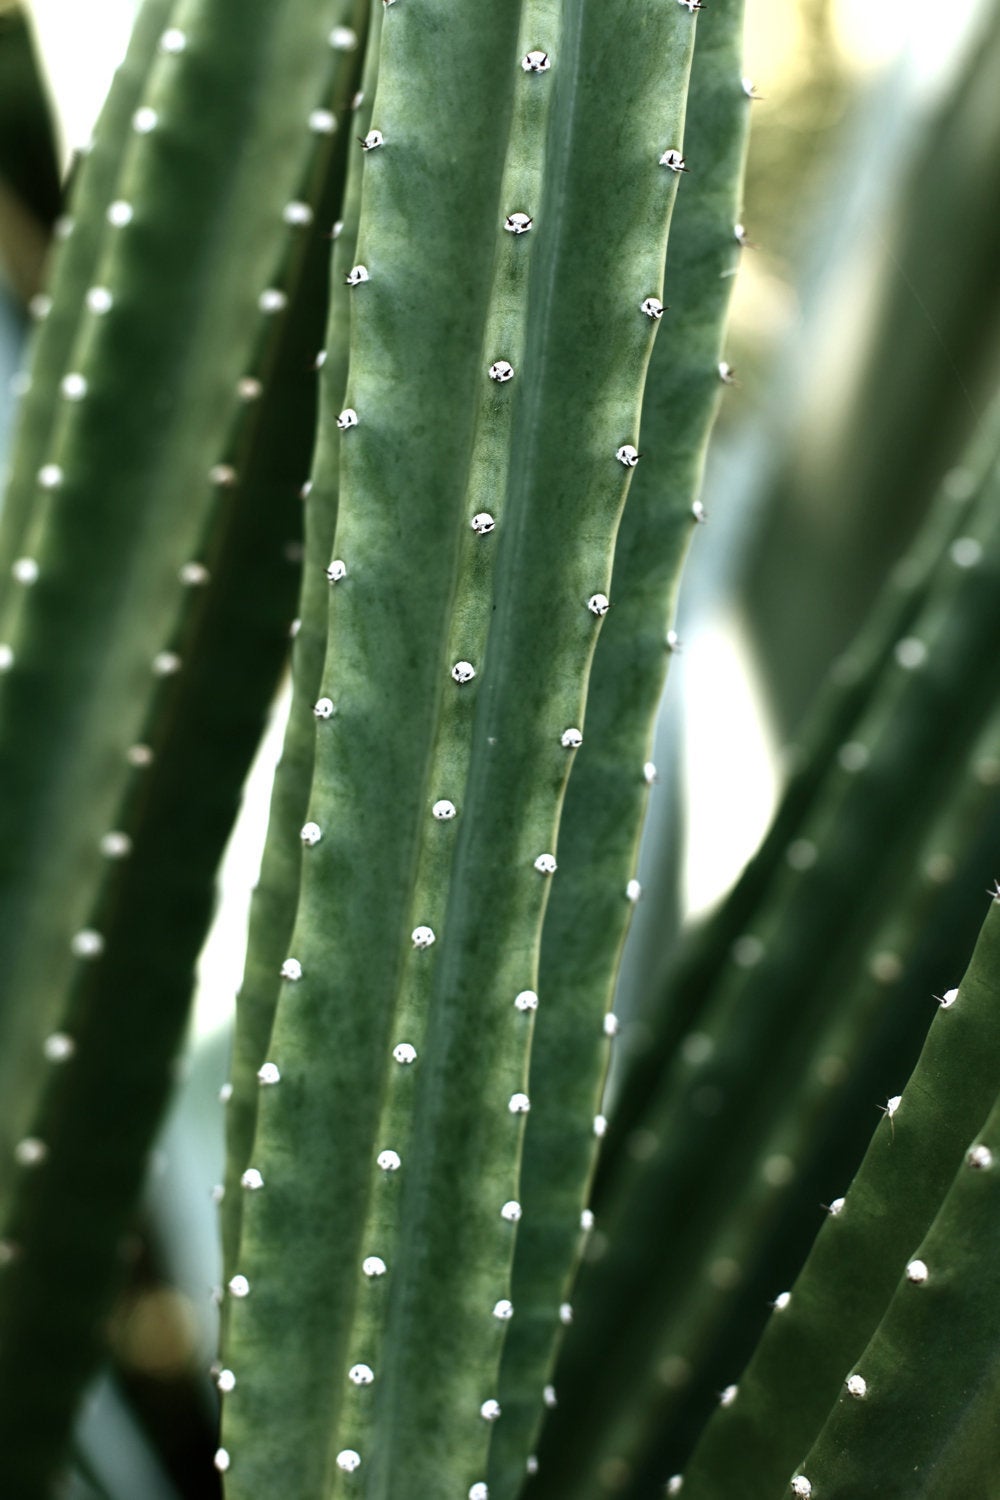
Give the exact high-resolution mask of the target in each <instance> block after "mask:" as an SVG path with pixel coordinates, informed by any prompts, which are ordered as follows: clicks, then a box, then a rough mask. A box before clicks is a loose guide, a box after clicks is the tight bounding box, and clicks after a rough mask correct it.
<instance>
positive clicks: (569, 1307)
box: [559, 1302, 573, 1328]
mask: <svg viewBox="0 0 1000 1500" xmlns="http://www.w3.org/2000/svg"><path fill="white" fill-rule="evenodd" d="M559 1321H560V1323H562V1324H563V1326H564V1327H566V1328H568V1327H569V1325H570V1324H571V1323H572V1321H573V1304H572V1303H571V1302H560V1304H559Z"/></svg>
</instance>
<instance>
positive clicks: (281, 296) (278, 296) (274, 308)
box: [257, 286, 288, 313]
mask: <svg viewBox="0 0 1000 1500" xmlns="http://www.w3.org/2000/svg"><path fill="white" fill-rule="evenodd" d="M257 306H258V307H259V308H260V310H261V312H262V313H279V312H284V310H285V308H286V307H287V306H288V297H287V295H286V293H285V292H283V291H281V289H280V288H279V287H276V286H269V287H267V288H266V289H265V290H264V291H263V292H261V294H260V296H259V297H258V298H257Z"/></svg>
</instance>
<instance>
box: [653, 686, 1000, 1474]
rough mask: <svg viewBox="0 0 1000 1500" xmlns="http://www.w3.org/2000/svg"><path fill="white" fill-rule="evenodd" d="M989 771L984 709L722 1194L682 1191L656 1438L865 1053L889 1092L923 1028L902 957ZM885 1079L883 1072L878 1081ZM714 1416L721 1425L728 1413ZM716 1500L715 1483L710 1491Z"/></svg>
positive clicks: (804, 1176)
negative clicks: (981, 724) (980, 727)
mask: <svg viewBox="0 0 1000 1500" xmlns="http://www.w3.org/2000/svg"><path fill="white" fill-rule="evenodd" d="M998 765H1000V714H997V713H994V714H993V716H992V718H991V720H990V721H989V723H988V724H987V726H986V727H985V729H984V731H983V732H982V733H981V735H980V736H979V737H978V740H977V742H976V744H975V745H974V746H973V747H972V749H971V753H970V754H969V757H968V763H967V772H966V774H965V776H964V777H963V778H961V781H960V782H959V784H958V786H957V787H956V789H955V791H954V792H953V793H952V794H951V795H950V796H949V797H948V800H947V802H946V804H945V806H944V808H943V810H942V811H941V813H940V815H939V816H938V817H937V818H936V819H935V820H934V823H933V826H932V827H931V829H930V830H929V832H928V833H927V834H926V835H923V836H922V837H921V839H920V844H919V852H917V851H915V850H914V849H912V848H910V847H908V846H907V847H905V848H903V847H901V848H900V849H899V850H898V861H897V866H898V873H897V876H896V877H895V878H893V879H891V880H890V881H888V882H887V885H888V886H889V888H890V889H891V891H892V895H891V898H890V902H889V911H888V915H887V917H886V919H885V920H884V921H883V922H882V924H881V925H880V926H879V927H878V928H877V930H876V931H875V932H874V934H872V935H871V936H870V937H869V938H868V940H867V943H866V946H865V947H864V948H862V950H861V953H862V955H863V956H861V958H860V962H859V961H858V958H857V956H856V955H855V953H854V951H853V948H852V949H849V950H848V951H847V952H845V953H844V954H843V956H842V959H841V961H840V962H839V963H837V964H835V965H831V966H830V967H829V968H828V969H827V971H826V972H824V974H823V975H822V976H820V977H817V979H816V980H815V982H814V985H813V987H812V989H811V992H810V1007H811V1008H812V1009H813V1011H814V1013H815V1014H816V1015H817V1016H818V1017H824V1018H828V1019H826V1020H825V1023H824V1024H822V1025H821V1026H820V1027H818V1028H817V1032H816V1035H815V1037H814V1038H813V1039H812V1040H811V1042H810V1043H809V1045H808V1049H804V1050H803V1052H802V1054H801V1057H800V1059H799V1065H798V1068H797V1073H796V1076H795V1077H792V1076H789V1074H788V1073H785V1074H783V1075H781V1076H780V1077H779V1076H776V1077H775V1082H774V1086H773V1087H771V1088H769V1089H768V1090H767V1095H766V1103H765V1104H763V1105H762V1106H761V1107H758V1109H757V1110H756V1111H755V1115H754V1117H753V1118H752V1119H750V1120H747V1119H745V1118H743V1119H741V1121H740V1127H741V1136H740V1140H739V1142H738V1143H737V1142H736V1140H735V1137H736V1133H737V1132H736V1121H735V1120H733V1121H732V1126H733V1128H732V1131H731V1136H730V1138H731V1141H732V1145H731V1148H730V1151H729V1160H728V1162H727V1166H726V1182H727V1184H729V1186H728V1189H727V1191H725V1192H724V1193H721V1194H720V1193H718V1192H717V1191H708V1192H702V1193H701V1194H700V1195H698V1196H697V1197H696V1196H694V1195H692V1197H691V1199H690V1201H689V1212H688V1213H687V1214H686V1215H685V1219H684V1223H683V1226H682V1227H681V1226H678V1228H677V1230H676V1232H675V1233H674V1235H673V1236H672V1237H671V1246H670V1268H671V1273H672V1274H671V1278H670V1282H671V1286H672V1287H674V1288H676V1290H675V1292H674V1293H673V1294H672V1295H671V1296H670V1297H669V1298H663V1299H661V1304H660V1313H659V1315H658V1317H657V1319H656V1328H655V1333H654V1334H653V1336H652V1337H651V1338H650V1339H649V1340H648V1344H647V1350H648V1357H649V1361H650V1363H651V1365H653V1366H655V1367H657V1368H659V1369H661V1370H662V1371H674V1372H677V1374H678V1378H677V1379H676V1380H675V1381H674V1382H673V1383H672V1384H671V1383H670V1382H669V1381H668V1382H666V1384H667V1386H668V1387H669V1388H668V1389H667V1390H665V1391H664V1392H663V1394H662V1397H661V1398H660V1400H659V1402H658V1425H659V1428H660V1431H661V1432H663V1433H667V1432H669V1429H670V1426H671V1425H673V1424H672V1423H671V1421H670V1419H671V1417H674V1416H676V1413H677V1411H678V1410H679V1409H680V1408H681V1407H682V1405H683V1403H684V1401H685V1399H686V1398H687V1397H688V1394H689V1388H690V1387H691V1386H694V1385H695V1384H696V1383H697V1382H698V1377H699V1374H700V1370H699V1366H700V1363H701V1362H702V1361H703V1360H704V1359H705V1357H706V1351H713V1352H714V1350H715V1349H716V1348H719V1347H721V1346H722V1344H723V1342H724V1339H725V1334H724V1330H725V1329H726V1327H727V1326H730V1327H731V1326H732V1321H733V1319H734V1316H735V1315H736V1313H737V1312H738V1309H739V1304H740V1300H741V1296H743V1295H744V1287H745V1286H746V1285H748V1284H750V1285H753V1284H754V1283H755V1282H756V1281H757V1280H758V1277H757V1274H756V1273H757V1267H758V1265H759V1264H760V1263H762V1262H763V1261H764V1260H765V1259H766V1258H767V1255H768V1252H771V1254H772V1255H773V1251H774V1242H775V1238H776V1236H778V1235H779V1234H780V1233H781V1231H782V1228H783V1226H784V1225H785V1224H786V1222H787V1219H788V1217H789V1215H790V1214H791V1213H792V1212H793V1208H794V1203H795V1200H796V1199H797V1198H798V1199H801V1197H802V1189H803V1184H804V1183H811V1182H812V1181H813V1180H814V1179H815V1178H816V1176H817V1175H818V1174H817V1172H816V1170H815V1165H814V1163H816V1159H817V1158H826V1157H829V1156H830V1155H831V1148H830V1142H831V1141H832V1140H833V1139H834V1138H835V1137H838V1136H840V1137H842V1136H844V1135H850V1134H857V1130H856V1128H855V1121H854V1120H853V1119H850V1120H848V1114H849V1113H850V1114H852V1115H856V1114H857V1113H858V1112H859V1111H860V1112H862V1113H864V1112H865V1110H866V1107H867V1108H870V1103H871V1097H872V1096H871V1094H868V1093H866V1091H865V1089H866V1084H867V1082H868V1077H869V1074H870V1066H866V1065H867V1064H870V1061H871V1055H872V1053H873V1051H875V1052H877V1053H879V1054H884V1061H885V1062H886V1063H887V1060H888V1059H889V1058H890V1057H891V1058H892V1068H891V1071H892V1074H893V1075H894V1083H895V1080H896V1079H898V1077H899V1072H898V1070H899V1066H900V1063H899V1057H900V1054H901V1052H903V1051H904V1050H905V1048H906V1047H907V1046H908V1045H912V1033H913V1032H914V1031H915V1030H916V1029H917V1028H919V1029H920V1030H921V1031H922V1030H923V1025H922V1022H923V1014H924V1013H923V1012H922V1011H921V1012H918V1013H917V1014H916V1015H914V1014H913V1013H912V1012H913V1004H912V1000H913V996H914V994H918V993H920V984H919V982H918V981H917V980H916V979H915V978H914V979H913V980H912V981H911V978H910V974H909V967H910V961H911V958H912V957H913V956H916V958H917V960H919V955H920V953H921V951H922V950H924V949H926V948H928V947H930V948H932V949H933V950H934V951H937V952H940V951H942V950H943V949H945V948H946V947H947V946H948V938H947V935H946V932H945V931H942V929H943V928H947V926H948V925H950V923H951V922H952V921H953V920H954V916H953V912H952V911H951V910H950V908H949V905H948V903H947V902H944V903H943V902H942V900H941V896H942V879H943V877H945V878H946V877H947V875H948V874H953V873H954V872H957V871H959V870H962V868H963V865H964V862H965V854H966V851H967V850H968V849H969V848H970V847H971V846H972V845H973V844H974V842H975V839H976V835H977V833H978V831H979V830H980V829H981V828H983V827H984V826H985V827H990V826H993V827H995V826H996V823H997V818H998V814H1000V792H998V787H997V779H996V767H997V766H998ZM910 871H912V874H910V873H909V872H910ZM765 962H766V960H765ZM849 975H850V976H853V977H850V978H849V977H848V976H849ZM941 998H942V1003H949V1004H950V1003H952V997H951V996H949V997H948V999H947V1001H945V999H944V997H941ZM927 1009H928V1011H929V1009H930V1007H929V1006H928V1007H927ZM885 1071H886V1067H885V1066H883V1068H881V1069H880V1072H885ZM883 1097H884V1096H883ZM836 1154H839V1155H842V1154H844V1153H842V1152H838V1153H836ZM848 1154H849V1153H848ZM855 1160H856V1157H855ZM852 1165H853V1163H852ZM635 1187H636V1189H637V1190H638V1191H639V1192H642V1193H647V1194H650V1195H655V1194H657V1193H659V1192H662V1191H663V1190H664V1189H663V1184H662V1183H661V1182H659V1181H658V1179H657V1177H656V1173H655V1170H654V1171H651V1172H650V1173H649V1174H648V1177H647V1178H646V1179H645V1180H643V1181H641V1182H637V1183H636V1184H635ZM787 1301H788V1294H787V1293H786V1294H782V1295H781V1296H779V1297H778V1299H777V1300H776V1301H775V1302H773V1303H772V1307H773V1309H774V1311H773V1317H775V1318H780V1317H782V1316H784V1313H785V1309H786V1306H787ZM684 1371H686V1372H688V1374H689V1377H690V1378H689V1380H687V1381H683V1380H681V1378H680V1372H684ZM727 1373H728V1374H735V1369H734V1368H733V1367H732V1366H730V1369H729V1371H728V1372H727ZM713 1420H714V1421H715V1422H717V1423H718V1424H719V1426H720V1428H722V1429H725V1426H726V1424H727V1423H728V1421H729V1407H728V1405H727V1406H726V1407H725V1408H723V1409H722V1410H721V1411H720V1412H719V1413H718V1415H717V1417H715V1418H714V1419H713ZM766 1442H767V1446H768V1454H769V1459H768V1462H767V1464H766V1465H765V1468H766V1472H765V1473H762V1474H761V1475H760V1476H759V1478H757V1477H755V1478H753V1479H748V1480H747V1481H746V1487H747V1490H748V1494H750V1495H759V1496H761V1497H763V1496H767V1495H769V1494H771V1493H773V1489H774V1484H775V1483H776V1480H775V1475H776V1474H780V1471H781V1466H782V1451H783V1452H784V1458H785V1462H786V1463H787V1462H791V1460H792V1455H793V1451H794V1450H792V1452H789V1451H788V1450H787V1449H784V1450H782V1451H778V1445H777V1439H776V1437H775V1435H774V1434H773V1433H769V1434H768V1437H767V1439H766ZM673 1446H674V1448H675V1451H676V1444H674V1445H673ZM644 1467H645V1469H646V1470H647V1471H648V1470H649V1469H651V1468H653V1469H655V1468H656V1459H655V1457H654V1456H653V1449H652V1448H651V1449H650V1453H649V1456H647V1458H646V1459H645V1463H644ZM706 1467H707V1477H706V1468H704V1467H702V1466H701V1464H700V1462H699V1460H698V1459H696V1460H694V1461H693V1464H692V1466H691V1468H690V1469H689V1470H688V1471H687V1472H686V1475H685V1486H684V1492H685V1493H686V1494H687V1493H694V1494H697V1495H701V1494H702V1493H703V1492H704V1495H705V1496H706V1497H707V1496H708V1495H709V1494H714V1493H715V1491H714V1489H713V1485H714V1484H715V1483H717V1482H718V1475H713V1474H712V1449H711V1445H710V1444H709V1445H707V1456H706ZM724 1491H725V1484H723V1485H722V1486H721V1489H720V1493H724Z"/></svg>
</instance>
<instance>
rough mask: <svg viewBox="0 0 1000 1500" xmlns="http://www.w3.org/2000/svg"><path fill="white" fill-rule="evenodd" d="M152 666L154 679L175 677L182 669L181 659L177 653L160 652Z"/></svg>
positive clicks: (154, 658)
mask: <svg viewBox="0 0 1000 1500" xmlns="http://www.w3.org/2000/svg"><path fill="white" fill-rule="evenodd" d="M151 665H152V669H153V676H154V677H173V675H174V673H175V672H179V671H180V669H181V659H180V657H179V656H178V655H177V652H176V651H158V652H157V653H156V655H155V656H154V657H153V660H152V664H151Z"/></svg>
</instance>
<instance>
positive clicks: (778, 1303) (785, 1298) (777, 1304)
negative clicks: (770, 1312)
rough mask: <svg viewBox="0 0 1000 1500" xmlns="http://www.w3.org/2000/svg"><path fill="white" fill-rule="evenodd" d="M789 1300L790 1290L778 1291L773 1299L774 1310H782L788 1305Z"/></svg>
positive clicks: (790, 1298) (790, 1297)
mask: <svg viewBox="0 0 1000 1500" xmlns="http://www.w3.org/2000/svg"><path fill="white" fill-rule="evenodd" d="M791 1300H792V1294H791V1292H779V1293H778V1295H777V1296H776V1297H775V1299H774V1310H775V1312H784V1311H785V1308H786V1307H787V1306H788V1305H789V1303H790V1302H791Z"/></svg>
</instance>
